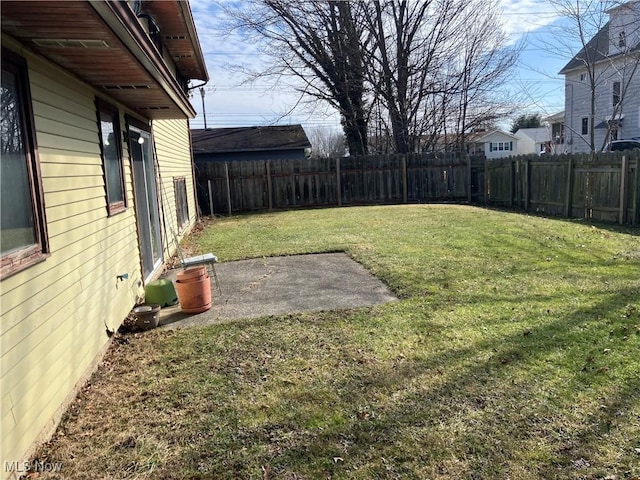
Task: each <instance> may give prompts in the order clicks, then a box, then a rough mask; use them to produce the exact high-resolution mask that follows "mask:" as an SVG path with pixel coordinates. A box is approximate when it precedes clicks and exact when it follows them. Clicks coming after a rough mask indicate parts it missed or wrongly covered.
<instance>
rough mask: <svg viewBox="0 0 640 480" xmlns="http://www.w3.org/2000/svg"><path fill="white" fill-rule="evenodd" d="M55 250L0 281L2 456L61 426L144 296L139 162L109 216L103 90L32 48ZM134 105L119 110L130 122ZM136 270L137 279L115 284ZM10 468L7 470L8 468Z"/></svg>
mask: <svg viewBox="0 0 640 480" xmlns="http://www.w3.org/2000/svg"><path fill="white" fill-rule="evenodd" d="M18 53H21V54H22V55H23V56H25V58H26V59H27V61H28V64H29V79H30V89H31V95H32V100H33V111H34V121H35V127H36V138H37V143H38V150H39V158H40V170H41V175H42V185H43V190H44V201H45V206H46V220H47V229H48V236H49V246H50V250H51V253H50V256H49V257H48V258H47V259H46V260H45V261H44V262H41V263H38V264H36V265H34V266H32V267H30V268H28V269H27V270H24V271H22V272H19V273H17V274H15V275H13V276H11V277H9V278H6V279H4V280H2V282H1V284H0V289H1V290H0V305H1V307H0V308H1V314H2V321H1V322H0V349H1V352H2V353H1V357H0V362H1V370H0V382H1V392H2V397H1V402H2V419H0V421H1V423H0V425H1V427H2V445H1V457H2V459H3V460H8V461H19V460H22V459H23V458H24V456H25V455H27V454H28V453H29V451H30V449H31V448H32V446H33V444H34V441H36V440H37V439H38V436H39V435H40V434H42V433H43V431H44V430H45V429H47V428H50V427H52V426H53V425H54V424H55V417H56V415H57V414H58V413H59V410H60V407H61V406H64V404H65V402H66V401H67V400H68V399H69V395H71V394H73V392H74V391H75V389H76V388H77V386H78V382H81V381H82V380H83V379H84V378H85V375H86V374H87V373H88V372H90V371H91V368H92V366H93V365H94V363H95V361H96V359H97V358H100V356H101V354H102V352H103V351H104V349H105V347H106V345H107V344H108V336H107V334H106V328H105V324H106V326H108V327H109V328H110V329H117V328H118V326H119V325H120V323H121V322H122V320H123V319H124V318H125V317H126V315H127V314H128V312H129V311H130V309H131V308H132V307H133V305H134V304H135V302H136V300H137V299H138V298H140V296H141V294H142V283H141V268H140V258H139V252H138V243H137V232H136V219H135V208H134V204H133V191H132V184H131V169H130V166H129V158H128V154H127V151H126V146H125V150H124V152H123V155H124V157H123V158H124V164H125V180H126V197H127V204H128V207H127V209H126V210H125V211H124V212H123V213H120V214H118V215H115V216H112V217H109V216H108V215H107V206H106V196H105V187H104V177H103V170H102V161H101V158H100V149H99V144H98V139H99V136H98V127H97V120H96V109H95V103H94V102H95V97H96V92H95V91H94V90H93V89H91V88H90V87H88V86H87V85H85V84H83V83H82V82H80V81H78V80H76V79H75V78H73V77H71V76H69V75H67V74H66V73H64V72H63V71H62V70H60V69H58V68H57V67H54V66H52V65H51V64H49V63H48V62H46V61H44V60H41V59H39V58H38V57H36V56H34V55H32V54H30V53H28V52H18ZM125 113H126V112H125V110H124V109H123V108H120V114H121V119H120V123H121V128H124V125H125V123H124V114H125ZM123 273H128V274H129V279H128V280H125V281H123V282H117V281H116V275H119V274H123ZM5 475H6V473H5Z"/></svg>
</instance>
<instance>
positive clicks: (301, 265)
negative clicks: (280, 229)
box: [160, 253, 397, 328]
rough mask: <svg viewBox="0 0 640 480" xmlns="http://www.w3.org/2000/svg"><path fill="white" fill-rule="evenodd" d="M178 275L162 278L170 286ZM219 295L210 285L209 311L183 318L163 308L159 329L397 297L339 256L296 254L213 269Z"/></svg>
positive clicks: (172, 309) (177, 310)
mask: <svg viewBox="0 0 640 480" xmlns="http://www.w3.org/2000/svg"><path fill="white" fill-rule="evenodd" d="M178 271H180V270H171V271H169V272H168V273H167V275H165V278H168V279H171V280H172V281H175V274H176V273H177V272H178ZM216 272H217V274H218V279H219V281H220V286H221V289H222V295H220V294H219V292H218V291H217V289H216V288H215V282H213V281H212V282H211V284H212V294H213V306H212V307H211V309H209V310H207V311H206V312H203V313H199V314H185V313H183V312H182V311H181V310H180V305H175V306H172V307H165V308H163V309H162V311H161V315H160V327H164V328H180V327H187V326H192V325H207V324H213V323H220V322H222V321H226V320H234V319H240V318H255V317H262V316H267V315H282V314H287V313H300V312H308V311H321V310H337V309H348V308H355V307H364V306H369V305H379V304H383V303H387V302H391V301H396V300H397V298H396V297H395V296H394V295H393V293H392V292H391V291H390V290H389V289H388V288H387V286H386V285H385V284H384V283H382V282H381V281H380V280H378V279H377V278H375V277H374V276H372V275H371V274H370V273H369V272H367V270H366V269H365V268H364V267H362V265H360V264H359V263H357V262H355V261H353V260H352V259H351V258H349V257H348V256H347V255H345V254H344V253H327V254H315V255H295V256H288V257H269V258H261V259H253V260H240V261H235V262H225V263H218V264H216Z"/></svg>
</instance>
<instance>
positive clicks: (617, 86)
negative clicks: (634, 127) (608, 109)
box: [613, 82, 620, 107]
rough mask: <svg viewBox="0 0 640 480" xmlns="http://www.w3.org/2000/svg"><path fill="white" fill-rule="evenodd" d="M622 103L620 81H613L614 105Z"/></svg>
mask: <svg viewBox="0 0 640 480" xmlns="http://www.w3.org/2000/svg"><path fill="white" fill-rule="evenodd" d="M619 103H620V82H613V106H614V107H615V106H617V105H618V104H619Z"/></svg>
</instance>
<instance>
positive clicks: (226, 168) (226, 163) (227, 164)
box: [224, 162, 231, 216]
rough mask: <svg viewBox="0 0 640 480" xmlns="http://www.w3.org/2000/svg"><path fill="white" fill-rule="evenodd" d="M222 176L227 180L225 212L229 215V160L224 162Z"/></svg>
mask: <svg viewBox="0 0 640 480" xmlns="http://www.w3.org/2000/svg"><path fill="white" fill-rule="evenodd" d="M224 177H225V180H226V182H227V212H228V213H229V216H231V182H230V181H229V162H224Z"/></svg>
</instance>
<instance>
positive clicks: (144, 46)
mask: <svg viewBox="0 0 640 480" xmlns="http://www.w3.org/2000/svg"><path fill="white" fill-rule="evenodd" d="M88 3H89V4H90V5H91V6H92V7H93V9H94V10H95V11H96V12H97V13H98V15H100V17H101V18H102V20H103V21H104V22H105V24H106V25H108V26H109V28H111V30H112V31H113V32H114V33H115V35H116V36H117V37H118V38H119V39H120V41H121V42H122V43H123V44H124V45H125V46H126V47H127V49H128V50H129V51H130V52H131V54H132V55H133V56H134V57H135V59H136V60H137V61H138V62H139V63H140V65H142V66H143V67H144V68H145V70H147V72H148V73H149V74H150V75H151V77H152V78H153V79H154V80H155V81H156V82H157V83H158V85H160V87H161V88H162V89H163V90H164V91H165V93H167V95H168V96H169V98H170V99H171V101H172V102H173V103H174V104H175V105H177V106H178V107H179V108H180V110H182V112H183V113H184V115H185V117H187V118H194V117H195V116H196V111H195V110H194V108H193V106H192V105H191V103H190V102H189V99H188V98H187V96H186V94H185V93H183V92H182V88H181V87H180V85H179V84H178V82H177V81H176V79H175V78H174V77H173V75H172V74H171V71H170V70H169V69H168V68H167V66H166V65H165V63H164V59H163V58H162V56H161V55H160V54H159V53H158V51H157V50H156V48H155V46H154V45H153V44H152V43H151V39H150V38H149V37H148V36H147V34H146V32H145V31H144V30H143V29H142V26H141V25H140V22H139V21H138V19H137V17H136V16H135V13H134V12H133V11H132V10H131V9H130V8H129V6H128V5H127V4H126V3H121V2H111V1H99V2H98V1H96V2H88Z"/></svg>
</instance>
